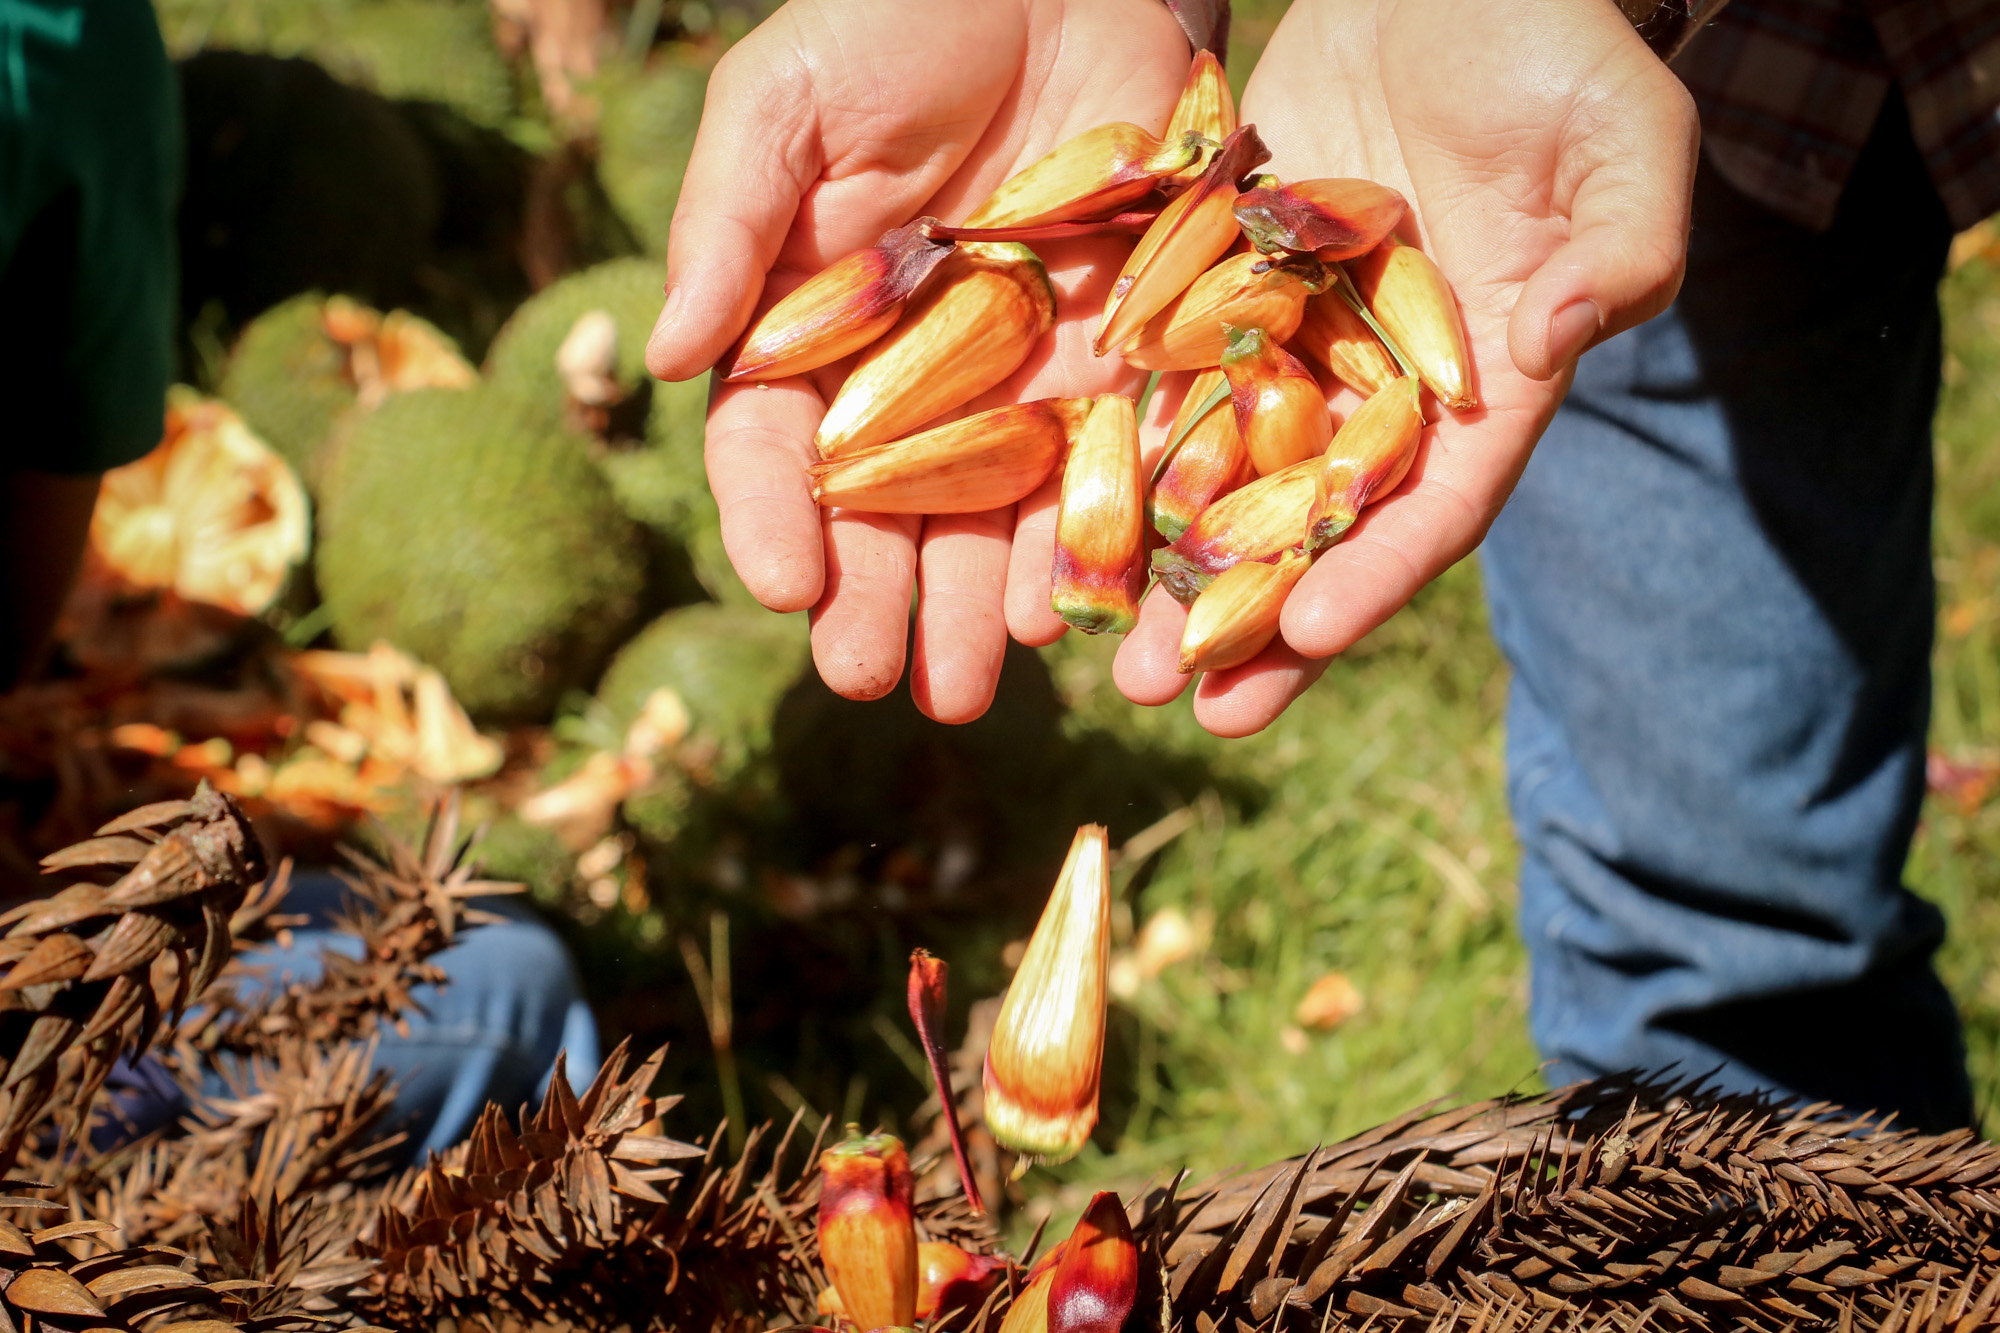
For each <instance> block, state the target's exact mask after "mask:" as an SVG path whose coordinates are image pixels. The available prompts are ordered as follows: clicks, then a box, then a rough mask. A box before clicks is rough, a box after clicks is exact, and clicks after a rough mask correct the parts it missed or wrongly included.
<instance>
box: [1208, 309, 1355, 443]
mask: <svg viewBox="0 0 2000 1333" xmlns="http://www.w3.org/2000/svg"><path fill="white" fill-rule="evenodd" d="M1222 373H1223V374H1224V375H1226V376H1228V377H1229V401H1230V405H1231V407H1232V408H1233V409H1234V410H1235V413H1236V433H1237V434H1238V435H1239V436H1241V437H1242V439H1243V448H1244V450H1245V451H1246V452H1248V453H1249V455H1250V462H1251V465H1252V466H1254V467H1255V468H1256V469H1257V475H1259V476H1261V477H1268V476H1270V475H1271V474H1272V473H1273V472H1282V471H1284V470H1285V469H1286V468H1288V467H1290V466H1291V465H1292V464H1294V463H1302V462H1304V461H1305V460H1306V459H1308V458H1317V457H1319V455H1320V454H1322V453H1324V452H1325V451H1326V446H1327V441H1329V440H1331V439H1332V438H1333V414H1332V413H1330V412H1328V411H1327V410H1326V395H1325V394H1323V393H1321V392H1320V387H1319V381H1318V380H1316V379H1314V378H1313V377H1312V372H1311V371H1309V370H1307V369H1306V368H1305V367H1304V366H1303V365H1301V364H1300V363H1299V359H1298V358H1297V357H1295V356H1293V355H1292V354H1291V353H1290V352H1287V351H1286V350H1285V349H1284V348H1282V347H1280V346H1278V343H1277V340H1276V339H1275V338H1273V337H1271V336H1270V335H1268V334H1267V333H1265V331H1264V330H1262V329H1236V328H1231V329H1230V330H1229V350H1228V351H1227V352H1224V353H1223V355H1222Z"/></svg>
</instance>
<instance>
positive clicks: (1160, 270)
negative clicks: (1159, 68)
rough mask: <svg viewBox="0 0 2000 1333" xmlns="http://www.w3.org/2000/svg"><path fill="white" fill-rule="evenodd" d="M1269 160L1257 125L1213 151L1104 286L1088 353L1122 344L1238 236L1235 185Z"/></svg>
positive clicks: (1236, 135)
mask: <svg viewBox="0 0 2000 1333" xmlns="http://www.w3.org/2000/svg"><path fill="white" fill-rule="evenodd" d="M1270 156H1271V154H1270V151H1269V150H1268V149H1266V148H1265V147H1264V141H1263V140H1262V139H1259V138H1258V137H1257V128H1256V126H1254V125H1244V126H1241V127H1240V128H1238V129H1237V130H1236V131H1235V132H1234V133H1232V134H1231V135H1230V136H1229V138H1228V139H1227V140H1225V141H1224V142H1223V144H1222V147H1221V148H1219V149H1217V150H1216V153H1215V156H1214V158H1213V159H1211V160H1210V162H1209V164H1208V168H1207V170H1205V171H1203V172H1202V174H1201V179H1200V180H1198V181H1196V182H1195V183H1194V184H1193V185H1190V186H1188V188H1187V189H1186V190H1185V191H1183V192H1182V193H1181V194H1180V195H1179V197H1177V198H1176V199H1175V200H1174V201H1173V202H1172V203H1170V204H1168V205H1167V206H1166V207H1165V208H1163V209H1161V210H1160V215H1159V217H1157V218H1155V219H1153V225H1152V226H1151V227H1148V228H1147V229H1146V234H1145V235H1144V236H1141V237H1140V238H1139V244H1138V246H1137V247H1136V248H1135V249H1134V250H1133V251H1132V255H1131V257H1130V258H1129V259H1127V260H1126V261H1125V267H1124V268H1123V269H1121V270H1120V271H1119V274H1118V279H1117V281H1115V282H1113V283H1112V284H1111V296H1110V297H1109V299H1107V300H1106V301H1105V303H1104V318H1103V320H1102V321H1101V322H1100V323H1099V325H1098V328H1097V337H1096V339H1095V340H1094V341H1093V342H1092V343H1091V350H1092V351H1094V352H1095V353H1096V354H1097V355H1099V356H1103V355H1104V354H1105V353H1106V352H1108V351H1110V350H1111V349H1112V348H1114V347H1118V346H1120V345H1122V344H1123V343H1125V342H1126V341H1128V340H1129V339H1130V338H1131V337H1132V335H1133V334H1135V333H1137V332H1138V331H1139V330H1140V329H1142V328H1144V327H1145V326H1146V322H1147V321H1148V320H1150V319H1152V317H1153V316H1155V315H1157V314H1159V313H1160V311H1162V310H1164V309H1166V307H1167V303H1168V302H1169V301H1171V300H1173V299H1174V298H1175V297H1176V296H1179V295H1180V294H1181V293H1182V292H1184V291H1186V290H1187V289H1188V287H1189V286H1190V285H1191V284H1192V283H1193V282H1194V280H1195V279H1196V278H1198V277H1200V276H1201V275H1202V274H1203V273H1205V272H1207V271H1208V269H1209V267H1210V265H1212V264H1214V263H1215V261H1216V260H1218V259H1220V258H1222V256H1223V254H1224V253H1225V252H1226V251H1227V250H1228V249H1229V247H1230V246H1231V245H1232V244H1234V243H1235V240H1236V237H1237V235H1238V232H1237V227H1236V217H1235V215H1234V214H1232V213H1231V212H1230V211H1229V210H1230V208H1231V207H1232V206H1233V205H1234V204H1235V203H1236V193H1237V186H1236V183H1237V181H1239V180H1241V179H1242V178H1243V177H1244V176H1245V175H1247V174H1249V173H1250V172H1251V171H1253V170H1255V169H1256V168H1257V167H1258V166H1259V165H1261V164H1262V163H1264V162H1265V161H1268V160H1269V158H1270Z"/></svg>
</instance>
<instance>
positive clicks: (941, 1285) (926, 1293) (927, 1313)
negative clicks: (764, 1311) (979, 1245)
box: [814, 1240, 1008, 1325]
mask: <svg viewBox="0 0 2000 1333" xmlns="http://www.w3.org/2000/svg"><path fill="white" fill-rule="evenodd" d="M1007 1268H1008V1264H1007V1261H1006V1260H1005V1259H1001V1258H997V1257H995V1256H993V1255H987V1254H973V1253H971V1252H970V1251H967V1250H962V1249H960V1248H959V1247H958V1246H956V1245H953V1244H951V1243H950V1242H949V1241H942V1240H926V1241H919V1242H918V1243H917V1318H919V1319H929V1318H931V1317H933V1316H935V1315H938V1314H949V1313H951V1312H952V1311H953V1310H961V1311H971V1310H976V1309H978V1308H979V1306H980V1304H981V1302H983V1301H984V1300H985V1299H986V1297H987V1296H988V1295H989V1294H990V1293H991V1292H992V1290H993V1288H994V1287H996V1286H998V1285H999V1283H1000V1279H1002V1278H1003V1277H1005V1276H1006V1275H1007ZM814 1308H815V1310H816V1311H817V1312H818V1313H819V1314H820V1315H822V1316H824V1317H826V1318H829V1319H837V1320H842V1321H845V1322H847V1323H848V1324H850V1325H851V1324H852V1323H853V1320H852V1318H851V1316H849V1315H848V1313H847V1302H846V1301H845V1300H844V1299H842V1297H841V1294H840V1288H839V1287H823V1288H821V1289H820V1292H819V1296H818V1298H817V1300H816V1301H815V1303H814Z"/></svg>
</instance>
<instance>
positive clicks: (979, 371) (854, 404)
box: [813, 243, 1056, 458]
mask: <svg viewBox="0 0 2000 1333" xmlns="http://www.w3.org/2000/svg"><path fill="white" fill-rule="evenodd" d="M1055 314H1056V296H1055V289H1054V288H1053V287H1051V286H1050V285H1049V275H1048V270H1046V269H1044V268H1043V267H1042V261H1041V260H1040V259H1038V258H1036V257H1035V252H1034V251H1033V250H1030V249H1029V248H1028V247H1027V246H1025V245H1016V244H1012V243H1000V244H978V245H961V246H959V247H958V248H957V251H956V253H954V254H953V255H952V256H951V258H950V259H948V260H947V261H945V263H944V264H942V265H940V266H939V269H938V272H937V274H936V276H935V277H934V278H933V279H932V281H931V283H930V285H929V286H928V287H927V288H926V289H925V290H924V291H923V293H922V294H921V295H919V296H918V297H917V299H916V300H914V301H912V302H911V303H910V304H909V306H908V307H907V308H906V309H905V310H904V311H903V316H902V318H901V319H900V320H898V321H897V323H896V327H895V328H894V329H892V330H891V331H890V332H889V333H888V335H887V336H885V337H884V338H883V339H882V340H881V341H880V342H878V343H876V344H875V345H874V346H872V347H870V348H869V349H868V350H867V351H866V352H864V353H863V354H862V356H861V359H860V361H858V362H856V363H855V367H854V370H853V372H852V373H851V374H849V375H848V377H847V380H846V382H845V383H843V384H842V385H841V386H840V391H839V392H838V393H836V394H835V395H834V398H833V402H832V403H831V404H830V405H829V406H828V407H827V409H826V416H825V417H824V418H823V419H822V420H821V421H820V424H819V431H818V433H817V434H816V435H814V436H813V442H814V444H815V445H817V446H818V448H819V454H820V457H821V458H837V457H839V456H840V455H842V454H847V453H852V452H853V451H855V450H856V449H865V448H867V447H868V446H869V445H871V444H886V443H888V442H889V441H890V440H894V439H898V438H900V437H902V436H904V435H907V434H908V433H909V432H911V431H913V430H916V429H918V428H919V427H921V426H923V425H925V424H926V423H928V422H930V421H932V420H935V419H936V418H938V417H940V416H943V415H944V414H945V413H946V412H949V411H951V410H952V409H953V408H956V407H962V406H964V405H965V404H966V403H969V402H971V401H972V400H973V399H974V398H977V397H978V396H979V395H980V394H982V393H985V392H986V391H987V390H988V389H990V388H992V387H993V386H994V385H996V384H998V383H1000V381H1001V380H1004V379H1006V378H1007V377H1008V376H1009V375H1011V374H1013V373H1014V371H1015V370H1017V369H1018V368H1019V367H1020V365H1021V363H1022V362H1023V361H1025V360H1027V359H1028V353H1029V351H1031V350H1032V349H1033V348H1034V345H1035V343H1036V342H1037V341H1038V340H1039V339H1040V338H1041V336H1042V335H1043V334H1044V333H1047V332H1048V331H1049V329H1050V327H1051V326H1052V325H1053V324H1054V323H1055Z"/></svg>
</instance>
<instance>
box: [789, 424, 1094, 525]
mask: <svg viewBox="0 0 2000 1333" xmlns="http://www.w3.org/2000/svg"><path fill="white" fill-rule="evenodd" d="M1090 402H1091V400H1090V399H1088V398H1039V399H1036V400H1035V401H1033V402H1027V403H1009V404H1007V405H1006V406H1004V407H996V408H993V409H991V410H989V411H985V412H981V413H979V414H978V415H976V416H970V417H964V418H962V419H960V420H958V421H951V422H947V423H945V424H944V425H942V426H934V427H932V428H931V429H930V430H927V431H923V432H921V433H919V434H916V435H911V436H907V437H906V438H904V439H900V440H892V441H890V442H889V443H887V444H877V445H871V446H869V447H868V448H866V449H855V450H852V451H850V452H848V453H844V454H841V455H839V456H838V457H835V458H828V459H822V460H821V461H819V462H817V463H814V464H811V465H810V466H809V467H808V468H807V469H806V470H807V472H808V473H809V474H810V476H811V478H812V489H813V499H814V500H816V501H818V502H819V503H820V504H822V505H827V506H833V505H839V506H841V507H843V508H847V509H860V510H865V511H867V512H869V513H874V514H978V513H984V512H985V511H986V510H989V509H999V508H1001V507H1002V506H1004V505H1010V504H1013V503H1014V502H1015V501H1017V500H1020V499H1022V498H1024V497H1026V496H1027V495H1029V494H1030V493H1032V492H1033V491H1034V490H1035V488H1036V487H1038V486H1040V485H1041V484H1042V483H1043V482H1045V481H1047V480H1048V479H1049V475H1050V474H1051V473H1052V472H1054V471H1055V469H1056V465H1057V464H1058V463H1059V462H1060V461H1061V460H1062V456H1063V450H1064V448H1065V447H1066V445H1067V442H1068V437H1069V432H1070V431H1071V430H1073V429H1074V428H1075V426H1076V424H1077V422H1079V421H1080V420H1081V419H1082V415H1083V413H1084V412H1085V411H1087V410H1088V409H1089V406H1090Z"/></svg>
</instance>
